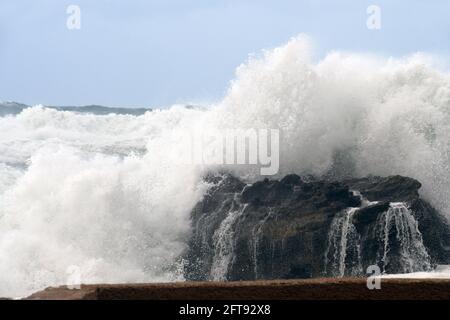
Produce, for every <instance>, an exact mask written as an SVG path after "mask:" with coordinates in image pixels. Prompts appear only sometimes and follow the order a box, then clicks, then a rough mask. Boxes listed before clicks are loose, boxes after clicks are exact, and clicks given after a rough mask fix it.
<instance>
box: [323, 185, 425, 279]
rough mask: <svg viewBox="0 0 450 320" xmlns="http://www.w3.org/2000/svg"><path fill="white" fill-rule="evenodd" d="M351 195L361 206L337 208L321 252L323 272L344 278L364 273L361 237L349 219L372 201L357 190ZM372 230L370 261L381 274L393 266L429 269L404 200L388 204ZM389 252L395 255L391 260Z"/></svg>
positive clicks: (411, 215) (412, 218) (420, 236)
mask: <svg viewBox="0 0 450 320" xmlns="http://www.w3.org/2000/svg"><path fill="white" fill-rule="evenodd" d="M354 194H355V195H357V196H359V197H360V198H361V207H354V208H347V209H345V210H343V211H341V212H340V213H338V214H337V215H336V217H335V218H334V219H333V222H332V223H331V226H330V231H329V235H328V247H327V250H326V252H325V274H327V275H332V276H335V277H344V276H357V275H363V274H365V272H364V268H363V262H362V259H361V244H362V242H363V239H362V235H361V234H359V233H358V230H357V228H356V227H355V225H354V224H353V219H354V216H355V214H356V213H357V212H358V210H360V209H362V208H365V207H368V206H371V205H373V204H376V202H370V201H368V200H367V199H365V198H364V197H362V196H361V195H360V193H358V192H354ZM375 229H376V230H375V232H376V233H377V236H378V241H379V245H378V251H377V253H376V255H375V259H374V260H372V264H376V265H378V266H379V267H380V269H381V272H382V273H383V274H388V273H390V270H392V269H393V268H395V270H402V271H403V272H404V273H409V272H418V271H429V270H430V269H431V263H430V256H429V255H428V252H427V250H426V248H425V246H424V244H423V239H422V235H421V233H420V231H419V228H418V224H417V221H416V219H415V218H414V215H413V213H412V211H411V210H410V209H409V208H408V206H407V204H406V203H403V202H395V203H394V202H393V203H390V204H389V208H388V209H387V210H386V211H385V212H383V213H382V214H380V215H379V217H378V219H377V221H376V226H375ZM391 255H395V257H397V258H396V259H391ZM398 257H400V258H398ZM367 266H368V265H367ZM367 266H365V267H367Z"/></svg>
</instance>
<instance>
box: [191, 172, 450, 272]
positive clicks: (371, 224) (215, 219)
mask: <svg viewBox="0 0 450 320" xmlns="http://www.w3.org/2000/svg"><path fill="white" fill-rule="evenodd" d="M205 180H206V181H207V182H209V183H211V184H212V187H211V188H210V191H209V192H208V194H207V195H206V196H205V197H204V199H203V200H202V201H201V202H200V203H198V204H197V206H196V207H195V208H194V210H193V211H192V226H193V234H192V237H191V240H190V243H189V246H188V250H187V252H186V253H185V255H184V258H185V259H184V260H185V277H186V279H188V280H255V279H293V278H315V277H322V276H361V275H364V274H365V270H366V268H367V267H368V266H369V265H374V264H375V265H378V266H380V268H381V270H382V271H384V272H387V273H400V272H410V271H420V270H428V269H429V268H431V267H432V266H433V265H434V264H438V263H439V264H446V263H449V262H450V254H449V251H448V250H447V249H448V247H449V244H450V232H449V230H450V228H449V227H448V225H447V223H446V220H445V218H443V217H442V216H440V214H439V213H438V212H437V211H436V210H435V209H434V208H432V206H431V205H429V204H428V203H427V202H426V201H424V200H423V199H421V198H420V197H419V193H418V190H419V188H420V186H421V185H420V183H419V182H418V181H416V180H414V179H411V178H407V177H402V176H392V177H386V178H382V177H367V178H361V179H348V180H344V181H321V180H317V179H311V178H310V177H300V176H298V175H295V174H291V175H287V176H285V177H284V178H283V179H281V180H280V181H278V180H268V179H265V180H263V181H258V182H256V183H254V184H252V185H246V184H244V183H243V182H241V181H240V180H239V179H237V178H235V177H233V176H231V175H227V174H225V175H218V176H208V177H207V178H206V179H205ZM353 191H359V192H360V194H361V195H358V194H357V193H354V192H353ZM369 201H371V203H368V202H369ZM374 201H377V202H376V203H374ZM417 226H418V229H419V230H420V232H417ZM402 228H403V229H402ZM342 235H345V236H344V237H343V236H342ZM405 237H406V238H405ZM405 243H408V246H407V245H406V244H405ZM343 244H345V246H344V247H343ZM387 247H388V248H387ZM343 248H344V249H343ZM405 256H406V257H408V259H409V260H411V261H413V264H411V261H409V262H408V261H405Z"/></svg>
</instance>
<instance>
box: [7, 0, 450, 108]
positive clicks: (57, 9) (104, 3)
mask: <svg viewBox="0 0 450 320" xmlns="http://www.w3.org/2000/svg"><path fill="white" fill-rule="evenodd" d="M70 5H77V6H78V7H79V8H80V21H81V23H80V29H69V28H67V20H68V18H71V17H72V16H71V14H68V13H67V8H68V6H70ZM370 5H377V6H378V7H379V8H380V10H381V11H380V13H381V28H380V29H377V30H373V29H372V30H371V29H368V28H367V25H366V21H367V19H368V18H369V16H370V14H368V13H367V8H368V7H369V6H370ZM449 16H450V1H447V0H429V1H422V0H404V1H399V0H382V1H375V0H372V1H366V0H358V1H355V0H271V1H268V0H215V1H212V0H95V1H92V0H69V1H67V0H0V101H18V102H23V103H26V104H30V105H34V104H44V105H69V106H73V105H89V104H100V105H107V106H122V107H134V106H143V107H164V106H170V105H172V104H176V103H198V104H205V103H210V102H215V101H218V100H220V99H221V98H222V97H223V96H224V95H225V94H226V91H227V88H228V86H229V83H230V81H231V80H232V79H233V78H234V73H235V69H236V67H237V66H239V65H240V64H241V63H243V62H245V61H246V59H247V58H248V56H249V54H252V53H258V52H261V50H263V49H270V48H273V47H276V46H279V45H282V44H284V43H286V42H287V41H288V40H289V39H290V38H291V37H294V36H296V35H298V34H300V33H305V34H307V35H309V36H310V37H311V38H312V39H313V42H314V43H315V54H316V55H317V58H318V59H320V58H321V57H323V56H325V54H326V53H327V52H329V51H331V50H343V51H355V52H372V53H376V54H380V55H384V56H396V57H398V56H403V55H408V54H412V53H415V52H428V53H432V54H436V55H439V56H442V57H445V58H447V57H449V53H450V41H449V35H450V19H449V18H448V17H449Z"/></svg>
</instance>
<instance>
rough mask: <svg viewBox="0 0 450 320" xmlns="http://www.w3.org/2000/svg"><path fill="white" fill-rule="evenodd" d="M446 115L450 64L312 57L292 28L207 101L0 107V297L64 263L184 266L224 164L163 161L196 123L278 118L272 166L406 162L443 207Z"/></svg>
mask: <svg viewBox="0 0 450 320" xmlns="http://www.w3.org/2000/svg"><path fill="white" fill-rule="evenodd" d="M431 62H432V61H431ZM449 116H450V76H449V74H448V73H446V72H443V71H439V70H438V69H437V68H434V67H432V63H430V59H429V58H427V57H425V56H424V55H413V56H411V57H407V58H402V59H384V58H379V57H374V56H369V55H360V54H353V53H339V52H334V53H330V54H328V55H327V56H326V57H325V58H324V59H323V60H321V61H319V62H313V60H312V57H311V46H310V44H309V40H308V39H307V38H306V37H303V36H300V37H297V38H295V39H292V40H291V41H290V42H289V43H287V44H286V45H284V46H282V47H279V48H276V49H273V50H270V51H267V52H264V54H263V55H262V56H261V57H253V58H250V59H249V61H248V62H247V63H245V64H243V65H242V66H240V67H239V68H238V69H237V75H236V79H235V80H234V81H233V82H232V83H231V86H230V88H229V91H228V93H227V95H226V97H225V98H224V99H223V100H222V101H221V102H219V103H217V104H215V105H212V106H209V107H208V108H204V109H199V108H197V109H196V108H185V107H184V106H173V107H171V108H168V109H165V110H155V111H149V112H146V113H144V114H141V115H124V114H109V115H104V114H102V115H96V114H91V113H76V112H73V111H61V110H55V109H50V108H45V107H43V106H36V107H33V108H27V109H24V110H23V111H22V112H21V113H19V114H17V115H5V116H3V117H0V296H21V295H26V294H29V293H30V292H33V291H36V290H39V289H42V288H44V287H47V286H50V285H60V284H64V283H66V282H67V277H68V276H69V274H68V272H67V270H68V268H69V267H70V266H72V265H75V266H78V267H79V268H80V273H81V281H82V282H83V283H93V282H96V283H105V282H109V283H111V282H115V283H116V282H153V281H173V280H176V279H182V274H181V273H180V272H179V269H180V266H179V263H180V261H179V259H178V258H179V256H180V254H181V253H182V252H183V250H184V249H185V246H186V243H187V239H188V237H189V233H190V226H189V213H190V211H191V209H192V207H193V206H194V205H195V203H196V202H197V201H199V200H200V199H201V197H202V195H203V194H204V192H205V191H206V190H207V189H208V186H207V185H206V184H205V183H204V182H202V176H203V174H204V173H205V172H207V171H208V170H221V169H223V168H220V167H217V166H214V167H206V166H203V167H201V166H189V165H179V164H175V163H174V162H172V161H169V160H170V159H172V158H173V156H174V155H175V156H176V155H177V154H178V153H179V151H181V150H182V149H183V148H184V147H185V146H183V145H182V143H181V142H180V141H177V140H176V139H174V136H177V135H183V134H188V133H190V132H192V131H193V130H194V131H195V130H207V129H213V130H225V129H231V128H239V129H245V128H255V129H279V130H280V172H279V174H278V176H282V175H284V174H287V173H292V172H294V173H297V174H314V175H317V176H327V177H332V178H339V177H343V176H348V175H352V176H366V175H369V174H374V175H383V176H385V175H390V174H401V175H406V176H410V177H413V178H416V179H418V180H419V181H420V182H422V184H423V187H422V189H421V192H422V195H423V196H424V197H425V198H426V199H427V200H429V201H430V202H431V203H432V204H433V205H434V206H435V207H436V208H438V209H439V210H440V211H441V212H443V213H444V214H445V215H447V217H450V202H449V200H448V195H449V191H450V190H449V188H450V170H449V169H450V168H449V166H450V158H449V157H450V142H449V138H450V118H449ZM225 169H226V170H228V171H232V172H233V173H234V174H236V175H238V176H240V177H241V178H243V179H246V180H248V181H250V182H251V181H254V180H256V179H259V178H260V176H259V170H254V168H247V167H245V166H244V167H242V166H239V167H229V166H228V167H226V168H225ZM278 176H276V177H278Z"/></svg>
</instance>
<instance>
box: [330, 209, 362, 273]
mask: <svg viewBox="0 0 450 320" xmlns="http://www.w3.org/2000/svg"><path fill="white" fill-rule="evenodd" d="M358 209H359V208H347V209H345V210H343V211H342V212H340V213H339V214H338V215H337V216H336V217H335V218H334V219H333V222H332V224H331V227H330V233H329V235H328V248H327V251H326V253H325V258H326V261H325V268H326V269H325V272H326V273H329V274H331V275H333V276H335V277H343V276H344V275H345V274H346V273H349V270H348V268H347V267H346V265H349V264H353V265H355V264H356V265H355V267H356V268H353V267H352V268H351V269H352V270H351V271H350V274H354V273H355V274H357V273H359V271H360V262H361V261H360V257H361V252H360V237H359V234H358V233H357V231H356V228H355V226H354V225H353V223H352V219H353V215H354V214H355V212H356V211H357V210H358ZM350 254H351V255H350ZM330 255H331V259H329V256H330ZM347 258H349V259H347ZM355 258H356V260H354V259H355Z"/></svg>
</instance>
